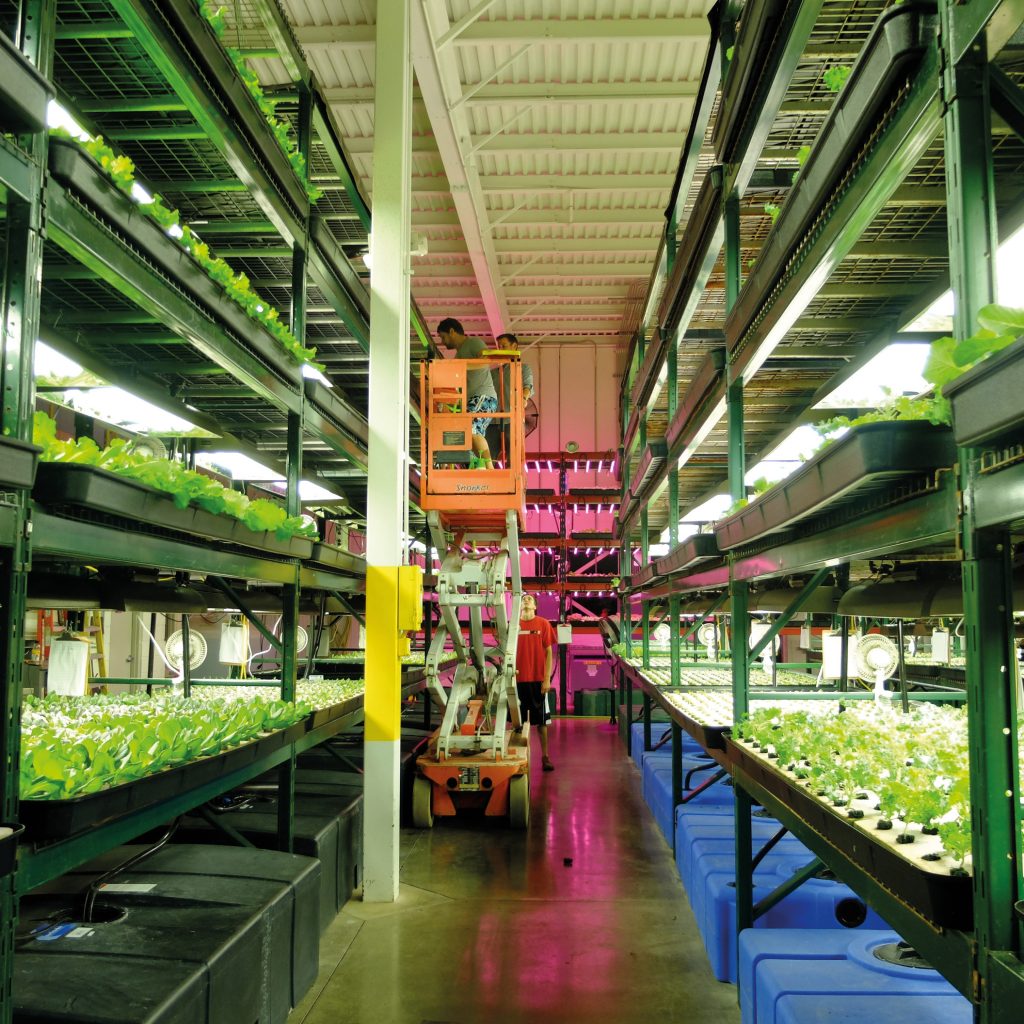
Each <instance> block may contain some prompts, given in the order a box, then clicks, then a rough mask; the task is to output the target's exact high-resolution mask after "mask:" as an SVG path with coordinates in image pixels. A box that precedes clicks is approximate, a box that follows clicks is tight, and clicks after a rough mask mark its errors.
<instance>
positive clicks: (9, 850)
mask: <svg viewBox="0 0 1024 1024" xmlns="http://www.w3.org/2000/svg"><path fill="white" fill-rule="evenodd" d="M0 828H9V829H10V830H11V834H10V835H9V836H3V837H2V838H0V878H3V877H4V875H9V874H10V873H11V872H12V871H13V870H14V860H15V858H16V857H17V855H18V839H19V838H21V833H22V832H24V831H25V826H24V825H15V824H10V825H0Z"/></svg>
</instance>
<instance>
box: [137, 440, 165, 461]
mask: <svg viewBox="0 0 1024 1024" xmlns="http://www.w3.org/2000/svg"><path fill="white" fill-rule="evenodd" d="M131 449H132V451H133V452H134V453H135V454H136V455H144V456H145V457H146V458H147V459H166V458H167V445H165V444H164V443H163V441H161V440H160V438H159V437H157V436H156V435H155V434H140V435H139V436H138V437H136V438H135V439H134V440H133V441H132V443H131Z"/></svg>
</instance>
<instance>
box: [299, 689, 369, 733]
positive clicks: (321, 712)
mask: <svg viewBox="0 0 1024 1024" xmlns="http://www.w3.org/2000/svg"><path fill="white" fill-rule="evenodd" d="M363 697H364V694H362V693H357V694H356V695H355V696H353V697H349V698H348V699H347V700H343V701H341V703H339V704H331V705H330V706H329V707H326V708H319V709H318V710H316V711H314V712H313V714H311V715H310V716H309V718H307V719H306V728H307V729H308V730H309V731H310V732H312V731H313V730H314V729H319V728H320V726H322V725H327V723H328V722H333V721H335V720H336V719H338V718H344V717H346V716H347V715H351V714H353V713H354V712H356V711H358V710H359V709H360V708H361V707H362V706H363Z"/></svg>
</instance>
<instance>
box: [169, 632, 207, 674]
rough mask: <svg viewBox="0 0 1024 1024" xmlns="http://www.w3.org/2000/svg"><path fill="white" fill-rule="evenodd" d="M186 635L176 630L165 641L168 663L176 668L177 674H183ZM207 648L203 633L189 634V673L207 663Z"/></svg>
mask: <svg viewBox="0 0 1024 1024" xmlns="http://www.w3.org/2000/svg"><path fill="white" fill-rule="evenodd" d="M184 639H185V638H184V634H183V633H182V631H181V630H180V629H176V630H175V631H174V632H173V633H171V635H170V636H169V637H168V638H167V639H166V640H165V641H164V655H165V657H166V658H167V661H168V662H169V663H170V665H171V666H172V667H173V668H174V671H175V672H179V673H180V672H181V664H182V660H183V658H184V654H185V643H184ZM206 655H207V646H206V637H204V636H203V634H202V633H195V632H192V633H189V635H188V667H189V671H193V672H194V671H195V670H196V669H197V668H199V666H200V665H202V663H203V662H204V661H206Z"/></svg>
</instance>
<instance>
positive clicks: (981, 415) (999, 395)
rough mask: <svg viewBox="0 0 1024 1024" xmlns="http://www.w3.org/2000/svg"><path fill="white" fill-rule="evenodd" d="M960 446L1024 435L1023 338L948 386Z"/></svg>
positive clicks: (947, 391)
mask: <svg viewBox="0 0 1024 1024" xmlns="http://www.w3.org/2000/svg"><path fill="white" fill-rule="evenodd" d="M942 393H943V394H944V395H945V396H946V397H947V398H948V399H949V401H950V403H951V404H952V406H953V438H954V439H955V440H956V443H957V444H964V445H982V444H987V443H988V442H990V441H997V440H1011V439H1014V435H1016V438H1017V439H1019V436H1020V434H1021V433H1022V431H1024V402H1022V401H1021V395H1024V338H1018V339H1017V340H1016V341H1015V342H1014V343H1013V344H1012V345H1009V346H1008V347H1007V348H1004V349H1003V350H1002V351H1001V352H997V353H996V354H995V355H993V356H989V358H988V359H986V360H984V361H983V362H981V363H979V364H978V365H977V366H975V367H974V368H973V369H971V370H968V371H967V372H966V373H965V374H963V375H962V376H960V377H957V379H956V380H954V381H952V382H951V383H949V384H946V385H945V386H944V387H943V389H942Z"/></svg>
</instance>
